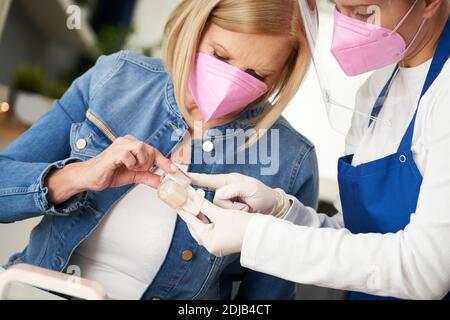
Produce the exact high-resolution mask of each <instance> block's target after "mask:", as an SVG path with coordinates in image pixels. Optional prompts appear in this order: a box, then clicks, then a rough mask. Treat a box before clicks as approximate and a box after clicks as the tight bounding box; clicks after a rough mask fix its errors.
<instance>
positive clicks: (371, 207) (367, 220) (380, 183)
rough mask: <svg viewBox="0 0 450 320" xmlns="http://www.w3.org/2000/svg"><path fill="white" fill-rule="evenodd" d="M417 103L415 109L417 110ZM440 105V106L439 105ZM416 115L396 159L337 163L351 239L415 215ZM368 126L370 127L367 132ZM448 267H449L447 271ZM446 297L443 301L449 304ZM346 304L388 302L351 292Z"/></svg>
mask: <svg viewBox="0 0 450 320" xmlns="http://www.w3.org/2000/svg"><path fill="white" fill-rule="evenodd" d="M449 39H450V20H449V21H447V24H446V26H445V29H444V32H443V33H442V35H441V39H440V41H439V45H438V47H437V49H436V53H435V55H434V58H433V62H432V64H431V67H430V70H429V72H428V75H427V78H426V81H425V85H424V87H423V89H422V94H421V96H420V100H421V99H422V97H423V96H424V95H425V93H426V92H427V91H428V89H429V88H430V86H431V85H432V83H433V82H434V80H435V79H436V78H437V77H438V75H439V74H440V73H441V71H442V69H443V67H444V65H445V63H446V62H447V60H448V58H449V52H450V40H449ZM398 69H399V67H398V66H397V68H396V70H395V71H394V73H393V74H392V76H391V78H390V79H389V81H388V83H387V84H386V85H385V87H384V88H383V90H382V92H381V94H380V96H379V97H378V99H377V101H376V102H375V105H374V107H373V110H372V115H373V116H377V115H378V114H379V112H380V110H381V108H382V106H383V103H384V101H385V98H386V96H387V94H388V91H389V88H390V86H391V84H392V82H393V80H394V78H395V75H396V73H397V71H398ZM420 100H419V105H420ZM442 103H444V102H442ZM418 110H419V106H417V110H416V113H415V115H414V118H413V119H412V121H411V123H410V124H409V127H408V129H407V131H406V133H405V135H404V137H403V139H402V141H401V143H400V146H399V148H398V151H397V153H395V154H393V155H391V156H388V157H386V158H383V159H380V160H376V161H372V162H369V163H365V164H362V165H359V166H357V167H354V166H353V165H352V160H353V155H350V156H347V157H343V158H341V159H340V160H339V169H338V172H339V174H338V180H339V190H340V196H341V202H342V209H343V215H344V222H345V227H346V228H347V229H348V230H350V231H351V232H352V233H354V234H359V233H381V234H386V233H396V232H398V231H401V230H403V229H404V228H405V227H406V226H407V225H408V224H409V222H410V217H411V214H412V213H414V212H415V211H416V207H417V201H418V198H419V193H420V186H421V184H422V175H421V173H420V171H419V169H418V168H417V166H416V163H415V162H414V159H413V153H412V151H411V144H412V140H413V135H414V126H415V122H416V118H417V112H418ZM371 124H372V121H370V123H369V126H370V125H371ZM449 267H450V266H449ZM449 297H450V294H449V295H447V297H446V298H449ZM350 299H354V300H369V299H370V300H372V299H374V300H375V299H387V298H381V297H375V296H371V295H368V294H363V293H356V292H353V293H351V294H350Z"/></svg>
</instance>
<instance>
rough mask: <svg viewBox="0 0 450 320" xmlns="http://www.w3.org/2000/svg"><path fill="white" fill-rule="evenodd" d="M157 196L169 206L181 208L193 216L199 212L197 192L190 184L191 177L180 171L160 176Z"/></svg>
mask: <svg viewBox="0 0 450 320" xmlns="http://www.w3.org/2000/svg"><path fill="white" fill-rule="evenodd" d="M158 197H159V199H160V200H161V201H163V202H164V203H165V204H167V205H168V206H170V207H171V208H173V209H175V210H177V211H179V210H183V211H185V212H188V213H190V214H192V215H194V216H197V215H198V214H199V213H200V210H199V208H198V205H196V199H198V197H199V195H198V193H197V192H196V191H195V190H194V188H192V186H191V179H189V177H188V176H187V175H185V174H184V173H182V172H181V171H179V172H177V173H175V174H164V175H163V176H161V185H160V187H159V188H158Z"/></svg>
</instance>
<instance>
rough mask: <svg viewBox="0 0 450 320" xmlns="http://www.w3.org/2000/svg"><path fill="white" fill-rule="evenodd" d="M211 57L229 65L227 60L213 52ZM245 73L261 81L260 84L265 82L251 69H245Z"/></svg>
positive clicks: (264, 77)
mask: <svg viewBox="0 0 450 320" xmlns="http://www.w3.org/2000/svg"><path fill="white" fill-rule="evenodd" d="M213 56H214V58H216V59H218V60H220V61H222V62H225V63H229V61H230V59H229V58H227V57H225V56H222V55H220V54H218V53H217V52H216V51H214V52H213ZM245 72H246V73H248V74H249V75H251V76H252V77H254V78H256V79H258V80H259V81H262V82H265V81H266V76H263V75H261V74H259V73H258V72H256V71H255V70H253V69H247V70H245Z"/></svg>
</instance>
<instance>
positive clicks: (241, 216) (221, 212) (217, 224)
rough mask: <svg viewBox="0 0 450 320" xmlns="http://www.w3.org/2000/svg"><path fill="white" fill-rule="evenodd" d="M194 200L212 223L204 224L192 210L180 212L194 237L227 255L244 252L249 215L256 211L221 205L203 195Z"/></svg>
mask: <svg viewBox="0 0 450 320" xmlns="http://www.w3.org/2000/svg"><path fill="white" fill-rule="evenodd" d="M193 196H194V197H195V199H193V200H194V202H195V203H196V205H197V206H198V208H199V210H200V211H201V212H202V214H203V216H204V217H206V218H208V219H209V221H210V223H209V224H205V223H204V222H202V221H201V220H200V219H199V218H198V217H195V216H193V215H192V214H190V213H186V212H179V215H180V217H181V218H182V219H183V220H184V221H185V222H186V224H187V226H188V228H189V231H190V232H191V235H192V237H193V238H194V239H195V240H196V241H197V242H198V244H200V245H201V246H204V247H205V248H206V250H208V251H209V252H210V253H211V254H213V255H215V256H217V257H224V256H227V255H230V254H234V253H239V252H241V249H242V245H243V243H244V237H245V232H246V230H247V226H248V224H249V222H250V219H251V218H252V217H253V216H254V214H251V213H248V212H245V211H240V210H232V209H223V208H220V207H218V206H216V205H214V204H212V203H211V202H209V201H208V200H207V199H205V198H203V197H202V196H200V195H197V194H195V195H193Z"/></svg>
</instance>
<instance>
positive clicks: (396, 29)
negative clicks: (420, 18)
mask: <svg viewBox="0 0 450 320" xmlns="http://www.w3.org/2000/svg"><path fill="white" fill-rule="evenodd" d="M417 2H419V0H416V1H415V2H414V3H413V5H412V6H411V8H409V10H408V12H406V14H405V15H404V16H403V18H402V20H400V22H399V23H398V24H397V26H396V27H395V28H394V30H392V32H391V34H390V35H393V34H394V33H396V32H397V31H398V29H400V27H401V26H402V25H403V23H404V22H405V20H406V19H408V17H409V15H410V14H411V12H412V11H413V10H414V8H415V7H416V5H417Z"/></svg>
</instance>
